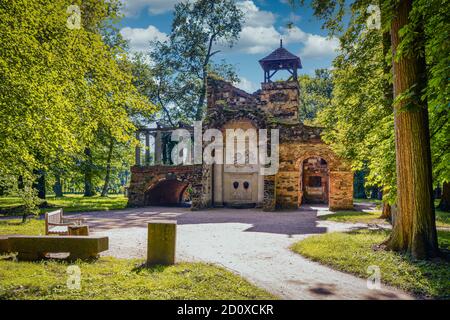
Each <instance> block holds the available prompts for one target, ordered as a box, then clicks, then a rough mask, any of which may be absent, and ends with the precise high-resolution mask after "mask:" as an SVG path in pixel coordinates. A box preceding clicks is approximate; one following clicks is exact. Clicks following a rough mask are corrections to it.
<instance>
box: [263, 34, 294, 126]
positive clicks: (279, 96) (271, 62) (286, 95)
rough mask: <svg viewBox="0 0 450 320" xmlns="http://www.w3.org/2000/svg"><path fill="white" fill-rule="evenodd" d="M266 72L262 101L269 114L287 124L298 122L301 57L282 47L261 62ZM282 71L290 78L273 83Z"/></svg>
mask: <svg viewBox="0 0 450 320" xmlns="http://www.w3.org/2000/svg"><path fill="white" fill-rule="evenodd" d="M259 64H260V65H261V67H262V69H263V70H264V82H263V83H262V84H261V86H262V91H261V94H260V99H261V102H262V104H263V105H264V108H265V110H266V111H267V112H269V113H271V114H272V115H273V116H274V117H276V118H278V119H280V120H284V121H286V122H293V123H294V122H297V121H298V107H299V92H300V90H299V86H298V79H297V70H298V69H301V68H302V63H301V60H300V58H299V57H297V56H296V55H294V54H292V53H290V52H289V51H288V50H286V49H285V48H283V40H280V47H279V48H278V49H276V50H275V51H273V52H272V53H271V54H269V55H268V56H267V57H265V58H262V59H261V60H259ZM281 70H285V71H287V72H288V73H289V74H290V76H289V78H288V79H287V80H285V81H275V82H273V81H272V77H273V76H274V75H275V74H276V73H277V72H278V71H281Z"/></svg>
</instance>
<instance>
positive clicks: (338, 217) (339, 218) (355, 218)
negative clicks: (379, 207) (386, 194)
mask: <svg viewBox="0 0 450 320" xmlns="http://www.w3.org/2000/svg"><path fill="white" fill-rule="evenodd" d="M380 215H381V211H373V212H363V211H338V212H336V213H333V214H327V215H323V216H319V219H320V220H328V221H335V222H348V223H377V224H380V223H386V220H384V219H378V218H379V217H380Z"/></svg>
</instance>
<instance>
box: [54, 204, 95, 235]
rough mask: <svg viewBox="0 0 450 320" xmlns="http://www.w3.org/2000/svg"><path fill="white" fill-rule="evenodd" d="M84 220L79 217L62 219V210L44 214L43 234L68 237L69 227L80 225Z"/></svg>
mask: <svg viewBox="0 0 450 320" xmlns="http://www.w3.org/2000/svg"><path fill="white" fill-rule="evenodd" d="M85 221H86V219H84V218H80V217H70V218H69V217H64V212H63V209H58V210H55V211H52V212H47V213H46V214H45V234H46V235H49V234H57V235H69V226H74V225H81V224H83V223H85Z"/></svg>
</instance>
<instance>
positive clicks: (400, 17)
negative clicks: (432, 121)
mask: <svg viewBox="0 0 450 320" xmlns="http://www.w3.org/2000/svg"><path fill="white" fill-rule="evenodd" d="M412 8H413V1H412V0H403V1H400V3H399V4H398V5H397V6H396V10H395V11H394V12H393V17H392V22H391V42H392V54H393V57H394V58H393V79H394V97H395V100H396V101H395V103H394V123H395V145H396V159H397V161H396V163H397V166H396V167H397V190H398V192H397V204H398V211H399V213H400V214H399V215H398V216H397V217H396V219H395V224H394V228H393V230H392V233H391V236H390V239H389V240H388V241H387V247H388V248H390V249H392V250H396V251H405V252H408V253H411V255H412V256H413V257H415V258H419V259H423V258H430V257H435V256H437V255H438V253H439V248H438V243H437V233H436V222H435V212H434V205H433V196H432V193H433V188H432V173H431V149H430V132H429V124H428V106H427V101H426V100H425V101H424V100H423V99H422V93H423V91H424V90H425V89H426V83H427V77H426V62H425V53H424V50H425V44H424V39H423V36H424V23H423V21H418V22H417V24H416V25H415V26H412V21H411V17H410V15H411V11H412ZM408 28H410V29H409V30H408ZM405 30H408V31H410V32H414V33H415V36H414V38H415V42H416V43H415V46H414V47H415V48H414V49H413V48H409V50H408V49H407V50H404V49H403V50H402V47H401V44H402V40H403V39H402V38H404V37H405V36H403V37H402V34H404V32H405Z"/></svg>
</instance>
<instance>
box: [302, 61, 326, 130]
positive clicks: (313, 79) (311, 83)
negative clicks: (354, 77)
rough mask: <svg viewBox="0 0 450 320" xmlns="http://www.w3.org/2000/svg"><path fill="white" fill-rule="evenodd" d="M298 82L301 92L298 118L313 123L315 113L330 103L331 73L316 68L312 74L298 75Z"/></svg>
mask: <svg viewBox="0 0 450 320" xmlns="http://www.w3.org/2000/svg"><path fill="white" fill-rule="evenodd" d="M298 83H299V86H300V92H301V95H300V110H299V114H300V119H301V120H302V122H304V123H313V122H314V120H315V119H316V116H317V114H318V113H319V112H320V111H321V110H323V109H324V108H326V107H327V106H329V105H330V103H331V94H332V91H333V82H332V79H331V73H330V71H329V70H327V69H317V70H315V73H314V76H309V75H306V74H305V75H301V76H299V78H298Z"/></svg>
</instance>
